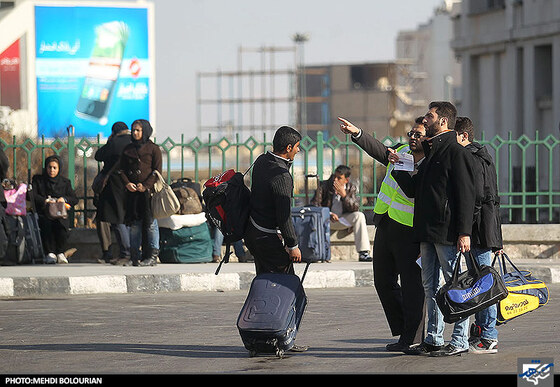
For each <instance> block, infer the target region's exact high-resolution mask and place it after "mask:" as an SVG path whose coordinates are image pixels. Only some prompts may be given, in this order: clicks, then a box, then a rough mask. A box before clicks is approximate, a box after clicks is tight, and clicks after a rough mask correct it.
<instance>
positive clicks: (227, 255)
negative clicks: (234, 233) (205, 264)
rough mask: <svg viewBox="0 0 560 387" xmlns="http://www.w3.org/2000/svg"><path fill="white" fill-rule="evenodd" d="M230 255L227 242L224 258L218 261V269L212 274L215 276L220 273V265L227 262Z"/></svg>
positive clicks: (229, 244) (229, 246)
mask: <svg viewBox="0 0 560 387" xmlns="http://www.w3.org/2000/svg"><path fill="white" fill-rule="evenodd" d="M230 255H231V242H227V243H226V254H225V255H224V257H223V258H222V260H221V261H220V264H219V265H218V268H217V269H216V272H215V273H214V274H215V275H218V273H219V272H220V269H221V268H222V264H224V263H228V262H229V256H230Z"/></svg>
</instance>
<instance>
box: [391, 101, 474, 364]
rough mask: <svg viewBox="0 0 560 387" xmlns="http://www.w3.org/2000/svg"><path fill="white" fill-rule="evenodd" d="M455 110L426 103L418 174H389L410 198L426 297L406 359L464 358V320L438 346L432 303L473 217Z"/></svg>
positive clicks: (468, 167) (440, 326)
mask: <svg viewBox="0 0 560 387" xmlns="http://www.w3.org/2000/svg"><path fill="white" fill-rule="evenodd" d="M456 115H457V109H456V108H455V106H453V104H451V103H449V102H445V101H442V102H432V103H430V105H429V110H428V112H427V113H426V115H425V116H424V124H425V125H426V136H427V137H428V139H427V140H425V141H423V143H422V145H423V147H424V153H425V155H426V158H425V159H424V161H423V162H422V164H421V165H420V167H419V168H418V173H417V174H416V175H414V176H410V174H408V173H403V171H393V172H392V174H393V176H394V177H395V179H396V180H397V181H398V183H399V186H400V187H401V188H402V189H403V191H404V192H405V194H406V195H407V196H409V197H414V198H415V204H414V226H413V232H414V238H415V239H416V240H417V241H418V242H420V254H421V257H422V260H421V265H422V282H423V284H424V293H425V297H426V309H427V321H428V324H427V331H426V338H425V339H424V342H423V343H422V344H420V345H418V346H416V347H414V348H409V349H408V350H407V353H411V354H423V355H427V354H429V355H431V356H449V355H459V354H461V353H464V352H467V351H468V348H469V345H468V337H467V332H466V330H467V328H468V326H467V325H468V319H463V320H461V321H459V322H457V323H455V327H454V329H453V334H452V336H451V341H450V343H449V344H448V345H447V346H445V347H444V346H443V344H444V340H443V330H444V327H445V324H444V322H443V315H442V313H441V311H440V310H439V308H438V307H437V304H436V302H435V294H436V292H437V290H438V289H439V279H440V274H439V273H440V269H441V271H442V272H443V275H444V278H445V280H446V281H448V280H449V279H450V278H451V275H452V273H453V268H454V266H455V264H456V263H457V258H458V255H457V252H458V251H460V252H463V253H464V252H467V251H469V250H470V244H471V241H470V236H471V233H472V223H473V213H474V202H475V193H474V175H473V170H472V164H473V160H472V156H471V154H470V152H469V151H467V150H466V149H465V148H463V147H462V146H461V145H459V144H458V143H457V136H456V135H455V131H453V130H452V129H451V128H453V127H454V126H455V118H456Z"/></svg>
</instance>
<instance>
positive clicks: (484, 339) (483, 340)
mask: <svg viewBox="0 0 560 387" xmlns="http://www.w3.org/2000/svg"><path fill="white" fill-rule="evenodd" d="M455 132H456V133H457V142H458V143H459V144H461V145H462V146H464V147H465V149H468V150H469V151H470V152H471V153H472V155H473V156H474V157H473V159H474V163H473V168H474V171H475V187H476V201H475V213H474V224H473V232H472V242H471V252H472V253H473V256H474V258H475V259H476V261H477V262H478V264H479V265H487V266H491V265H492V252H496V251H500V250H501V249H502V248H503V242H502V225H501V221H500V197H499V196H498V181H497V180H498V179H497V175H496V166H495V165H494V160H492V156H490V154H489V153H488V151H487V150H486V147H485V146H483V145H481V144H479V143H478V142H475V141H474V128H473V123H472V121H471V120H470V119H469V118H468V117H457V122H456V123H455ZM497 314H498V310H497V305H496V304H494V305H491V306H490V307H488V308H486V309H484V310H481V311H480V312H477V313H476V314H475V322H474V324H473V325H472V326H471V329H470V333H471V337H470V339H469V349H470V350H471V351H472V352H476V353H496V352H498V330H497V329H496V317H497Z"/></svg>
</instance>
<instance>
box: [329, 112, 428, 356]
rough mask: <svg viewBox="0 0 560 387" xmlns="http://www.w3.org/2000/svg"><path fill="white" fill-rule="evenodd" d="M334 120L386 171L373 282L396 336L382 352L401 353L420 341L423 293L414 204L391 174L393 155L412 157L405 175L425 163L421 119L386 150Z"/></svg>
mask: <svg viewBox="0 0 560 387" xmlns="http://www.w3.org/2000/svg"><path fill="white" fill-rule="evenodd" d="M338 119H339V120H340V121H341V124H340V130H341V131H342V132H343V133H346V134H351V137H352V141H353V142H355V143H356V144H357V145H359V146H360V147H361V148H362V149H363V150H364V151H366V153H367V154H369V155H370V156H371V157H373V158H374V159H375V160H377V161H379V162H380V163H382V164H383V165H385V166H387V171H386V174H385V178H384V179H383V183H382V184H381V188H380V191H379V194H378V196H377V201H376V203H375V207H374V213H375V215H374V223H375V225H376V232H375V240H374V244H373V278H374V284H375V289H376V291H377V294H378V296H379V299H380V301H381V305H382V306H383V310H384V311H385V316H386V318H387V322H388V323H389V327H390V329H391V333H392V334H393V336H400V337H399V340H398V341H397V342H396V343H391V344H388V345H387V346H386V349H387V350H388V351H404V350H406V349H407V348H408V347H409V346H410V345H413V344H418V343H420V342H422V339H423V332H424V288H423V286H422V277H421V270H420V267H419V266H418V265H417V264H416V260H417V259H418V256H419V252H420V247H419V244H418V243H417V242H415V241H414V239H413V238H412V223H413V215H414V199H413V198H410V197H408V196H406V195H405V194H404V192H403V191H402V190H401V188H400V187H399V185H398V184H397V182H396V181H395V179H394V178H393V177H392V176H391V172H392V170H393V169H394V168H395V164H393V163H394V162H396V161H397V160H398V156H397V155H398V154H400V155H403V154H407V155H411V156H412V157H411V158H410V159H411V162H410V163H409V164H410V168H406V167H403V169H408V173H410V174H415V173H416V169H417V168H418V165H419V164H420V163H421V162H422V160H423V158H424V151H423V148H422V145H421V141H422V139H423V137H424V136H425V135H426V128H425V126H424V124H423V123H422V119H423V117H418V118H417V119H416V121H415V123H414V125H413V127H412V129H411V130H410V131H409V132H408V133H407V134H408V137H409V140H408V144H396V145H395V146H393V147H387V146H385V145H384V144H383V143H381V142H380V141H378V140H377V139H375V138H374V137H373V136H371V135H369V134H367V133H365V132H364V131H362V130H361V129H360V128H358V127H356V126H355V125H353V124H352V123H351V122H349V121H347V120H345V119H343V118H340V117H339V118H338ZM403 158H404V157H403ZM390 162H391V163H390ZM399 276H400V285H399Z"/></svg>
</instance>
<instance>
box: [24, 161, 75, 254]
mask: <svg viewBox="0 0 560 387" xmlns="http://www.w3.org/2000/svg"><path fill="white" fill-rule="evenodd" d="M61 166H62V161H61V159H60V157H59V156H57V155H54V156H49V157H47V158H46V159H45V167H44V169H43V173H42V174H40V175H35V176H33V179H32V184H33V191H34V194H33V195H34V196H33V198H34V200H35V208H36V209H37V214H38V215H39V229H40V231H41V241H42V242H43V250H44V252H45V262H46V263H68V260H67V258H68V257H67V255H70V254H69V251H70V250H73V249H70V250H68V251H67V250H65V249H66V242H67V240H68V229H69V226H70V220H69V219H68V218H66V219H54V220H53V219H49V218H48V217H47V200H48V199H50V198H52V199H55V200H56V201H59V202H64V203H66V205H67V208H70V207H74V206H75V205H76V204H78V198H77V197H76V193H75V192H74V189H73V188H72V184H71V182H70V180H68V179H67V178H65V177H64V176H62V175H61V174H60V169H61Z"/></svg>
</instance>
